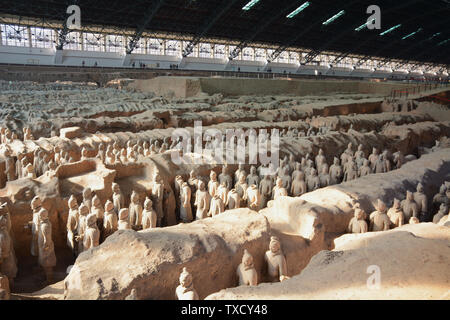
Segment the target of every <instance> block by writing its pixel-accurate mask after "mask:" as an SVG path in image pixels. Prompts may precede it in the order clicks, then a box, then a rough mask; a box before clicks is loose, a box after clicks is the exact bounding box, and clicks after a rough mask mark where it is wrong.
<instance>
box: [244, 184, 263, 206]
mask: <svg viewBox="0 0 450 320" xmlns="http://www.w3.org/2000/svg"><path fill="white" fill-rule="evenodd" d="M246 197H247V206H248V208H249V209H251V210H255V211H258V210H259V209H260V208H261V195H260V194H259V190H258V187H257V186H256V184H252V185H251V186H249V187H248V188H247V191H246Z"/></svg>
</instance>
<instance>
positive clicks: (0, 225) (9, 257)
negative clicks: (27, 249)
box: [0, 215, 17, 288]
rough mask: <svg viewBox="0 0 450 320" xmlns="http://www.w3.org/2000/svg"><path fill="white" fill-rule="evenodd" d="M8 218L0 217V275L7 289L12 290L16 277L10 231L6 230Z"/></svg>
mask: <svg viewBox="0 0 450 320" xmlns="http://www.w3.org/2000/svg"><path fill="white" fill-rule="evenodd" d="M8 224H9V223H8V218H7V217H6V215H1V216H0V275H1V274H3V275H4V276H6V278H7V279H8V282H7V284H8V288H12V286H13V284H14V278H15V277H16V275H17V265H16V255H15V252H14V247H13V242H12V239H11V234H10V231H9V230H8Z"/></svg>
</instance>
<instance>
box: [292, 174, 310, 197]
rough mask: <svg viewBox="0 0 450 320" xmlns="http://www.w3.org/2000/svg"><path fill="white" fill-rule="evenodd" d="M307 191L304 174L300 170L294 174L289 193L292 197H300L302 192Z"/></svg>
mask: <svg viewBox="0 0 450 320" xmlns="http://www.w3.org/2000/svg"><path fill="white" fill-rule="evenodd" d="M306 192H307V187H306V182H305V175H304V174H303V172H302V171H299V173H298V174H297V175H296V176H295V179H294V180H293V181H292V186H291V195H292V196H293V197H300V196H301V195H302V194H304V193H306Z"/></svg>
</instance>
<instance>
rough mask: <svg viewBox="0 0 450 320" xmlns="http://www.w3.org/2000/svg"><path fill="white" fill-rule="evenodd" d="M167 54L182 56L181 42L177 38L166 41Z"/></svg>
mask: <svg viewBox="0 0 450 320" xmlns="http://www.w3.org/2000/svg"><path fill="white" fill-rule="evenodd" d="M166 55H168V56H181V42H180V41H177V40H167V41H166Z"/></svg>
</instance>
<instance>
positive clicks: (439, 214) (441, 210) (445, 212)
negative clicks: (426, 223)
mask: <svg viewBox="0 0 450 320" xmlns="http://www.w3.org/2000/svg"><path fill="white" fill-rule="evenodd" d="M446 215H448V205H447V204H446V203H441V206H440V207H439V211H438V212H437V213H436V214H435V215H434V217H433V223H436V224H437V223H439V221H441V219H442V218H443V217H444V216H446Z"/></svg>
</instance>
